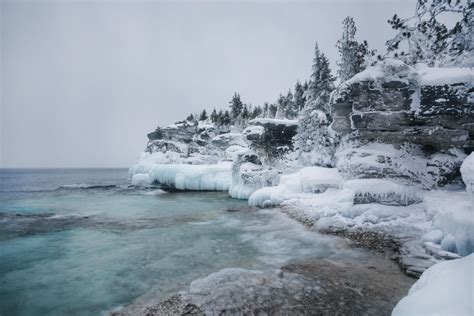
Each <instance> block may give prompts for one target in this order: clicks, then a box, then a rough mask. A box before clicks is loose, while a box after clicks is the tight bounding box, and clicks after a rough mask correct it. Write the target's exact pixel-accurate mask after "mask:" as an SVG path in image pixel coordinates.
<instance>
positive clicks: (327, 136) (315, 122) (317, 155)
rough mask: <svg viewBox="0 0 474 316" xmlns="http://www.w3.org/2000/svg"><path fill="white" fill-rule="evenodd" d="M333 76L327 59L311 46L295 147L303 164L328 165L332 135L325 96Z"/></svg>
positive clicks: (330, 89) (330, 88)
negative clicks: (305, 97)
mask: <svg viewBox="0 0 474 316" xmlns="http://www.w3.org/2000/svg"><path fill="white" fill-rule="evenodd" d="M334 80H335V78H334V77H333V76H332V74H331V69H330V68H329V61H328V59H327V58H326V56H325V55H324V54H323V53H321V52H320V50H319V48H318V45H317V44H316V47H315V56H314V59H313V71H312V74H311V81H310V83H309V87H308V93H307V94H308V97H309V99H308V101H307V102H306V105H305V107H304V109H303V111H301V112H300V115H299V121H298V133H297V135H296V148H297V150H298V153H299V155H300V161H301V162H302V163H303V164H305V165H318V166H332V164H333V155H334V151H335V147H336V136H335V135H334V133H333V132H332V131H331V130H330V129H329V124H330V123H331V118H330V109H329V98H330V94H331V92H332V91H333V90H334Z"/></svg>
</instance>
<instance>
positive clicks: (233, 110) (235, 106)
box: [229, 92, 244, 120]
mask: <svg viewBox="0 0 474 316" xmlns="http://www.w3.org/2000/svg"><path fill="white" fill-rule="evenodd" d="M229 104H230V116H231V118H232V119H233V120H236V119H237V118H238V117H239V115H240V113H241V112H242V109H243V107H244V104H243V103H242V101H241V100H240V95H239V94H238V93H237V92H236V93H234V96H233V97H232V100H231V101H230V102H229Z"/></svg>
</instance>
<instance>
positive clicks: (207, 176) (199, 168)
mask: <svg viewBox="0 0 474 316" xmlns="http://www.w3.org/2000/svg"><path fill="white" fill-rule="evenodd" d="M137 169H138V170H139V171H141V172H140V173H138V174H134V172H135V171H136V170H137ZM143 171H146V172H147V174H148V175H149V179H150V181H151V182H153V183H156V184H160V185H163V186H165V187H170V188H173V189H178V190H196V191H227V190H228V189H229V187H230V184H231V182H232V172H231V168H230V163H219V164H216V165H183V164H150V165H146V166H143V165H141V166H140V168H138V167H137V168H135V169H133V168H132V171H131V173H132V179H134V178H137V175H138V176H139V179H141V178H142V177H144V176H143V174H144V172H143Z"/></svg>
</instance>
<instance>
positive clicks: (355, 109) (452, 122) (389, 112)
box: [331, 59, 474, 187]
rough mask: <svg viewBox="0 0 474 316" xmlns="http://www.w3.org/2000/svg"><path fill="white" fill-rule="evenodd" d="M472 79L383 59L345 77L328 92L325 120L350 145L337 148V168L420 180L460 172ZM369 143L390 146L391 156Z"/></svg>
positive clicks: (445, 178)
mask: <svg viewBox="0 0 474 316" xmlns="http://www.w3.org/2000/svg"><path fill="white" fill-rule="evenodd" d="M433 78H435V79H433ZM473 80H474V77H473V75H472V74H469V71H467V70H466V69H462V68H460V69H453V68H450V69H446V68H444V69H443V68H427V67H424V68H421V67H418V66H417V67H415V68H412V67H409V66H407V65H405V64H403V63H401V62H400V61H395V60H390V59H388V60H385V61H383V62H381V63H380V64H378V65H376V66H374V67H370V68H368V69H366V70H365V71H363V72H362V73H359V74H357V75H356V76H354V77H353V78H351V79H350V80H348V81H347V82H345V83H343V84H342V85H341V86H340V87H339V88H338V89H337V90H336V92H335V94H334V97H333V100H332V115H333V124H332V126H331V127H332V129H333V130H335V131H336V132H338V133H339V134H340V135H341V136H342V137H343V138H344V139H345V141H346V142H347V143H350V145H349V146H345V147H344V146H343V148H340V149H339V154H338V155H339V158H340V159H339V161H338V163H337V164H338V169H340V171H341V172H343V173H345V174H346V175H348V176H350V177H358V178H361V177H362V178H368V177H384V176H385V177H392V178H401V179H405V180H407V181H408V182H410V181H411V182H417V183H422V184H423V185H424V186H425V187H432V186H433V185H443V184H444V183H446V182H449V181H450V180H451V179H453V178H455V177H457V176H459V166H460V163H461V162H462V159H463V158H464V154H463V153H462V151H464V152H465V153H469V152H471V151H472V150H473V148H474V146H473V145H474V141H473V140H474V131H473V127H474V123H473V122H474V82H473ZM372 143H384V144H388V145H391V146H393V148H394V150H395V151H397V152H396V153H395V157H392V156H391V155H390V153H388V152H386V153H384V152H383V151H379V150H376V151H378V153H377V154H375V153H374V151H373V150H372V149H373V148H371V145H370V144H372ZM410 146H411V147H410ZM350 147H352V148H350ZM348 148H349V149H348ZM390 152H394V151H393V150H391V149H390ZM369 161H370V162H369Z"/></svg>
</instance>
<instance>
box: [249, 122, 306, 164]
mask: <svg viewBox="0 0 474 316" xmlns="http://www.w3.org/2000/svg"><path fill="white" fill-rule="evenodd" d="M249 124H250V126H248V127H247V128H246V129H245V130H244V131H243V135H244V137H245V139H246V141H247V142H248V143H249V146H250V148H252V149H253V150H255V151H256V152H257V153H258V154H259V156H260V157H261V158H262V159H264V160H266V161H268V162H273V161H275V160H277V159H278V158H281V156H282V155H284V154H285V153H287V152H288V151H290V150H292V149H293V137H294V136H295V135H296V131H297V127H298V121H297V120H284V119H271V118H258V119H253V120H251V121H250V122H249Z"/></svg>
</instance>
